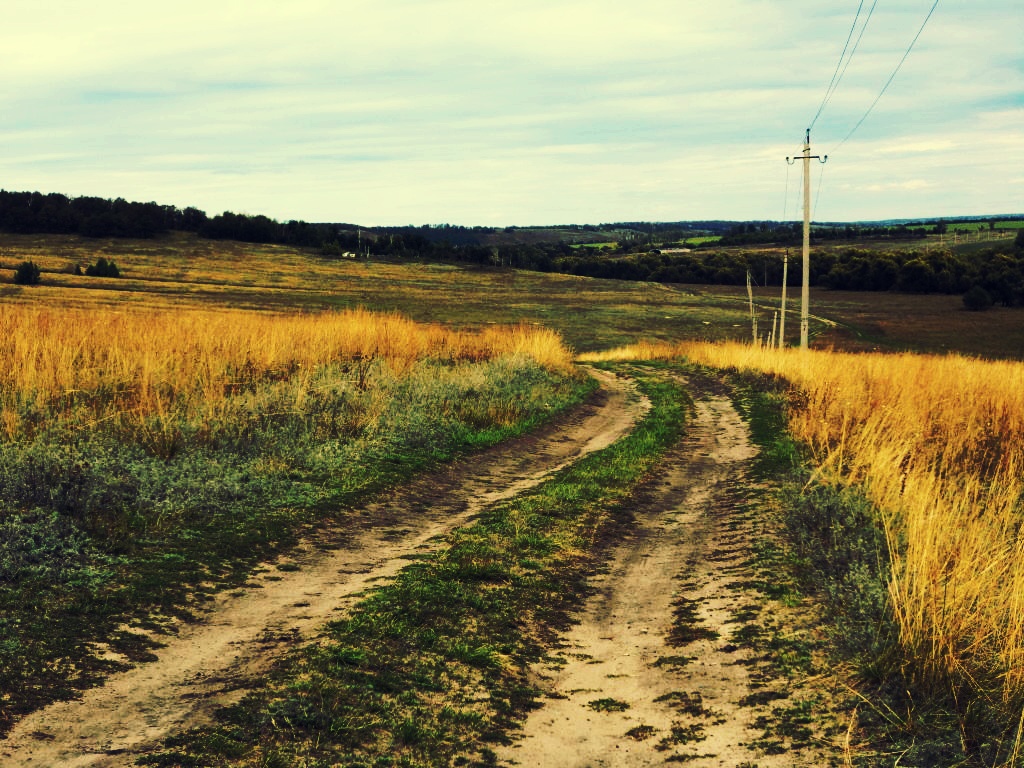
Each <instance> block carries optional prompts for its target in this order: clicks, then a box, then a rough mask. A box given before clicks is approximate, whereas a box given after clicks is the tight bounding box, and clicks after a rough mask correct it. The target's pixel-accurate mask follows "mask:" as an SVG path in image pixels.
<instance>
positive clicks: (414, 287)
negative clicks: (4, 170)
mask: <svg viewBox="0 0 1024 768" xmlns="http://www.w3.org/2000/svg"><path fill="white" fill-rule="evenodd" d="M99 256H103V257H105V258H107V259H110V260H113V261H114V262H116V263H117V265H118V266H119V268H120V269H121V273H122V275H123V276H122V277H121V278H118V279H107V278H90V277H84V276H75V275H72V274H68V270H69V269H73V267H74V265H76V264H78V265H81V266H85V265H87V264H90V263H92V262H94V261H95V260H96V259H97V258H98V257H99ZM26 259H30V260H33V261H35V262H36V263H38V264H39V265H40V267H41V268H42V269H43V270H44V273H43V274H44V280H43V284H42V285H39V286H35V287H32V288H23V287H20V286H15V285H11V284H10V283H4V282H0V300H3V301H4V302H6V303H24V302H29V303H35V302H41V303H43V304H46V305H52V304H53V303H54V302H58V301H59V302H60V304H61V305H62V306H68V307H76V306H77V307H86V308H88V307H97V306H105V307H118V308H125V307H130V306H133V305H136V304H143V305H145V306H146V307H149V308H153V309H178V308H208V309H221V308H228V307H230V308H234V309H246V310H250V309H251V310H257V311H267V312H274V311H288V312H293V311H295V310H302V311H323V310H329V309H345V308H351V309H354V308H364V309H367V310H372V311H384V312H391V311H397V312H401V313H402V314H403V315H405V316H406V317H408V318H410V319H412V320H416V321H418V322H426V323H433V322H443V323H445V324H446V325H450V326H452V327H455V328H471V329H472V328H480V327H482V326H483V325H486V324H518V323H522V322H526V323H540V324H542V325H544V326H545V327H548V328H551V329H552V330H556V331H558V332H559V333H561V334H562V336H563V338H564V339H565V340H566V342H567V343H568V344H569V345H570V346H571V347H572V348H574V349H575V350H577V351H580V352H587V351H593V350H598V349H605V348H608V347H609V346H616V345H621V344H628V343H632V342H633V341H636V340H637V339H640V338H647V339H652V340H670V341H671V340H676V339H679V338H697V339H705V340H709V341H718V340H730V339H732V340H743V339H747V338H749V336H750V321H749V311H748V309H747V305H746V292H745V290H744V289H743V288H739V287H714V286H686V285H677V286H665V285H658V284H654V283H635V282H624V281H616V280H591V279H586V278H580V277H573V276H566V275H554V274H541V273H535V272H522V271H509V270H497V269H486V268H472V267H466V266H456V265H445V264H418V263H412V264H409V263H397V262H377V261H371V262H366V261H359V262H353V261H347V260H337V259H334V260H332V259H326V258H321V257H317V256H314V255H311V254H309V253H308V252H304V251H301V250H297V249H293V248H287V247H283V246H272V245H271V246H268V245H251V244H242V243H231V242H216V241H208V240H202V239H199V238H195V237H192V236H187V235H174V236H172V237H170V238H168V239H166V240H154V241H145V240H139V241H124V240H109V241H104V240H100V241H95V240H84V239H81V238H73V237H60V236H15V235H5V236H3V239H2V240H0V275H3V274H4V272H6V270H13V269H14V267H15V266H17V264H18V263H20V262H21V261H22V260H26ZM9 274H10V273H9V272H8V273H7V275H8V279H9ZM778 294H779V289H778V288H777V287H776V288H762V287H759V288H756V289H755V302H756V303H757V304H758V306H759V307H760V308H761V309H760V327H761V328H762V330H763V329H766V328H770V327H771V322H772V312H773V311H774V310H775V309H776V308H777V307H778V305H779V296H778ZM797 299H798V295H797V292H796V291H794V290H791V291H790V295H789V301H788V310H789V319H788V322H787V338H788V339H789V340H790V341H792V340H794V339H797V340H798V338H799V318H798V312H799V309H798V304H797ZM811 306H812V308H811V312H812V315H813V316H814V317H812V319H811V336H812V338H815V339H816V340H817V341H818V343H819V345H821V346H828V347H835V348H838V349H853V350H870V349H881V350H896V351H904V350H911V351H922V352H933V353H945V352H960V353H964V354H976V355H985V356H991V357H1016V358H1021V357H1024V323H1021V322H1020V314H1019V312H1017V311H1014V310H1008V309H1001V308H995V309H993V310H990V311H988V312H984V313H973V312H966V311H964V310H963V304H962V302H961V301H960V298H959V297H957V296H918V295H909V294H872V293H850V292H839V291H825V290H816V289H815V290H812V292H811Z"/></svg>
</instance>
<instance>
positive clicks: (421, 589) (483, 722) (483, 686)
mask: <svg viewBox="0 0 1024 768" xmlns="http://www.w3.org/2000/svg"><path fill="white" fill-rule="evenodd" d="M639 379H640V382H641V385H642V387H643V389H644V391H645V392H646V393H647V395H648V397H650V399H651V401H652V408H651V411H650V412H649V414H648V416H647V417H646V418H645V420H644V421H643V422H642V423H641V424H640V425H639V426H638V428H637V429H636V430H635V431H634V432H633V433H632V434H631V435H629V436H628V437H626V438H623V439H622V440H620V441H618V442H617V443H615V444H614V445H612V446H611V447H609V448H607V449H605V450H603V451H601V452H598V453H595V454H592V455H591V456H588V457H586V458H584V459H582V460H581V461H580V462H578V463H577V464H576V465H574V466H572V467H571V468H568V469H566V470H563V471H562V472H561V473H559V474H558V475H557V476H556V477H555V478H554V479H552V480H551V481H549V482H547V483H545V484H544V485H542V486H539V487H538V488H537V489H535V490H533V491H530V492H528V493H525V494H523V495H521V496H518V497H516V498H515V499H513V500H511V501H509V502H507V503H503V504H501V505H499V506H497V507H495V508H492V509H490V510H488V511H487V512H485V513H484V514H483V515H482V516H481V518H480V519H479V521H478V522H477V523H476V524H474V525H472V526H469V527H466V528H463V529H460V530H458V531H456V532H455V533H453V534H452V535H451V536H450V537H449V539H448V542H447V546H446V547H445V548H444V549H443V550H441V551H439V552H438V553H437V554H435V555H431V556H429V557H426V558H424V559H422V560H420V561H419V562H416V563H414V564H412V565H410V566H408V567H407V568H406V569H405V570H403V571H402V572H401V574H400V575H399V577H398V578H397V580H396V581H395V582H394V583H392V584H390V585H388V586H384V587H381V588H379V589H377V590H375V591H374V592H373V593H372V594H371V595H370V596H369V597H368V598H367V599H366V600H365V601H364V602H362V603H361V604H359V605H358V606H357V607H356V608H355V609H354V612H353V613H352V615H351V616H350V617H348V618H347V619H345V620H343V621H338V622H335V623H333V624H331V625H330V626H329V628H328V632H327V636H326V638H325V639H324V641H323V642H322V643H320V644H318V645H316V646H313V647H311V648H308V649H306V650H304V651H302V652H300V653H297V654H296V655H294V656H293V658H292V659H290V660H289V661H288V662H287V663H285V664H283V665H282V666H280V667H279V668H278V669H277V670H276V671H275V673H274V674H273V675H272V676H271V679H270V682H269V683H268V685H267V686H266V687H265V688H264V689H263V690H260V691H257V692H255V693H253V694H251V695H250V696H249V697H248V698H247V699H246V700H244V701H243V702H242V703H241V704H239V705H237V706H235V707H232V708H230V709H227V710H224V711H222V712H220V713H219V716H218V719H219V721H220V722H219V725H217V726H216V727H211V728H207V729H202V730H198V731H193V732H191V733H188V734H186V735H185V736H183V737H180V738H177V739H174V740H173V741H172V742H171V743H170V744H169V745H168V750H167V751H165V752H163V753H160V754H154V755H151V756H148V757H147V758H144V760H143V762H144V763H146V764H149V765H175V766H177V765H194V766H206V765H219V766H220V765H230V766H277V765H280V766H284V765H304V766H307V767H308V768H313V766H333V765H347V766H371V765H372V766H438V765H469V764H472V765H490V764H493V763H494V759H495V758H494V754H493V752H492V751H491V749H490V746H489V745H491V744H493V743H495V742H498V741H501V740H503V739H504V738H506V737H505V736H504V733H505V732H506V731H507V730H508V729H509V728H510V727H511V726H512V724H513V723H514V722H515V721H516V720H517V719H518V718H520V717H522V715H523V714H524V713H525V712H526V711H527V710H528V709H529V708H531V707H532V706H534V701H535V699H536V697H537V696H538V694H539V692H538V691H537V690H535V689H534V688H533V687H532V686H531V685H530V683H529V680H528V677H527V670H528V668H529V665H530V664H531V663H533V662H535V661H536V660H538V659H539V658H541V657H542V656H543V655H544V654H545V653H546V650H545V649H546V647H548V644H549V643H550V642H551V640H552V639H553V637H554V634H555V633H556V632H557V631H558V630H559V629H562V628H564V627H565V626H566V624H567V622H568V620H569V611H570V610H571V609H573V608H575V607H576V606H578V605H579V604H580V602H581V601H582V600H583V599H584V597H585V595H586V578H587V576H588V575H590V574H591V573H592V572H593V570H594V568H595V566H596V564H597V563H598V562H599V556H600V553H601V551H602V550H603V549H604V548H605V547H606V546H607V545H608V544H609V543H612V542H614V541H615V540H616V539H617V537H618V536H619V535H621V531H622V530H623V528H624V526H628V524H629V521H630V516H631V513H630V511H629V504H628V501H627V500H628V498H629V494H630V492H631V491H632V489H633V488H635V487H636V486H637V484H638V483H640V482H641V481H642V479H643V478H644V477H645V475H646V473H648V472H649V471H650V470H651V469H652V468H653V467H654V466H655V464H656V462H657V460H658V456H659V455H660V454H661V453H662V452H663V451H664V450H666V449H667V448H668V447H669V446H670V445H671V444H672V443H673V442H674V441H675V440H677V439H678V436H679V434H680V431H681V429H682V428H683V424H684V422H685V417H686V411H687V408H688V400H687V398H686V395H685V393H683V392H682V391H680V390H679V389H678V387H677V385H675V384H673V383H670V382H668V381H666V380H665V379H664V378H662V377H661V376H658V375H656V374H653V373H650V374H640V376H639Z"/></svg>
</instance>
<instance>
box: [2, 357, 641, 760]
mask: <svg viewBox="0 0 1024 768" xmlns="http://www.w3.org/2000/svg"><path fill="white" fill-rule="evenodd" d="M594 375H595V377H597V378H598V380H599V382H600V384H601V387H600V389H599V390H598V391H597V392H596V393H595V395H594V396H593V397H591V398H590V399H589V400H588V402H587V403H586V404H584V405H583V406H581V407H580V408H578V409H576V410H575V411H574V412H573V413H571V414H569V415H568V416H566V417H563V418H562V419H560V420H559V421H558V422H557V423H556V424H553V425H551V426H549V427H547V428H545V429H543V430H541V431H540V432H538V433H535V434H533V435H528V436H525V437H522V438H518V439H515V440H511V441H508V442H506V443H503V444H502V445H500V446H497V447H495V448H493V449H491V450H488V451H485V452H483V453H481V454H477V455H475V456H473V457H471V458H470V459H467V460H464V461H460V462H456V463H454V464H452V465H449V466H447V467H446V468H444V469H443V470H441V471H439V472H435V473H431V474H430V475H429V476H426V477H422V478H420V479H418V480H416V481H414V482H413V483H411V484H409V485H408V486H406V487H403V488H401V489H399V490H396V491H394V492H392V493H391V494H390V495H388V496H386V497H382V498H379V499H377V500H376V501H374V502H373V503H370V504H367V505H366V506H365V507H363V508H361V509H358V510H354V511H353V513H352V514H350V515H348V516H347V517H346V522H345V526H344V528H336V529H333V530H324V531H321V532H320V533H319V534H318V535H317V537H316V538H315V539H311V540H309V541H307V542H305V543H304V544H303V545H302V546H301V547H300V548H299V549H298V550H296V551H294V552H291V553H289V554H288V556H287V557H286V558H283V560H285V561H287V564H288V567H287V568H286V569H284V570H282V569H280V568H276V567H275V566H277V565H282V562H280V561H279V562H278V563H268V564H266V565H265V566H264V567H263V568H260V569H257V571H256V572H255V573H254V574H253V577H252V578H251V579H250V581H249V582H248V583H247V584H246V587H247V588H246V589H244V590H239V591H236V592H232V593H230V594H221V595H220V596H219V597H218V598H217V599H216V601H215V602H214V603H213V604H212V606H211V607H210V608H209V610H208V611H207V612H206V613H205V614H204V615H203V616H202V617H201V618H200V621H199V622H198V623H197V624H193V625H182V626H180V627H179V628H178V630H179V631H178V634H177V635H175V636H173V637H171V638H166V637H157V638H155V639H157V640H159V641H161V642H163V643H165V645H164V647H163V648H161V649H160V650H159V651H158V652H157V654H156V655H157V660H156V661H153V662H151V663H147V664H143V665H140V666H137V667H135V668H134V669H130V670H128V671H127V672H124V673H121V674H118V675H114V676H112V677H111V678H110V679H109V680H108V681H107V683H106V684H105V685H104V686H102V687H100V688H95V689H91V690H89V691H85V692H84V693H83V695H82V697H81V699H80V700H77V701H72V702H63V703H58V704H54V705H51V706H49V707H47V708H45V709H43V710H40V711H38V712H35V713H33V714H31V715H28V716H27V717H25V718H24V719H22V720H21V721H20V722H19V723H18V724H17V725H16V726H15V727H14V729H13V730H12V731H11V732H10V734H9V735H8V738H7V739H6V740H4V741H0V763H2V765H3V766H5V768H25V767H28V766H31V767H32V768H38V767H39V766H45V767H46V768H50V767H55V766H61V767H62V768H79V767H83V766H90V767H91V768H114V767H115V766H117V767H120V766H129V765H134V762H135V759H136V758H137V757H138V756H139V755H140V754H144V753H145V752H147V751H150V750H152V749H154V748H156V747H158V746H159V745H160V743H161V742H162V741H163V739H165V738H167V737H168V736H169V735H172V734H174V733H177V732H181V731H182V730H185V729H187V728H190V727H194V726H196V725H199V724H202V723H204V722H207V721H208V719H209V716H210V713H211V712H212V711H213V710H214V709H216V708H218V707H220V706H223V705H226V704H230V703H232V702H234V701H236V700H238V699H240V698H241V696H242V695H244V693H245V691H246V690H247V689H248V688H250V687H251V686H252V685H253V684H256V683H258V680H259V678H260V676H261V674H262V673H264V672H265V671H266V670H267V669H269V668H270V666H272V664H273V663H274V661H275V660H277V659H279V658H281V656H282V655H283V654H284V653H285V652H286V651H288V650H290V649H292V648H294V647H295V646H296V645H298V644H302V643H305V642H309V641H311V640H314V639H315V638H316V637H317V633H318V631H319V628H320V627H322V626H323V625H324V624H325V623H326V622H328V621H330V620H332V619H337V618H340V617H341V616H343V615H344V612H345V611H346V610H347V609H349V608H351V607H352V606H353V605H354V604H355V603H356V602H357V601H358V599H359V596H360V594H361V593H362V592H363V591H364V590H365V589H367V588H368V587H369V586H370V585H372V584H378V583H380V581H381V580H384V579H388V578H391V577H393V576H395V575H396V574H397V573H398V572H399V571H400V570H401V569H402V568H403V567H404V566H405V565H407V564H408V557H409V556H410V555H414V554H423V553H425V552H429V551H431V550H434V549H437V548H438V547H439V546H441V543H442V539H443V537H444V535H445V534H447V533H449V532H450V531H452V530H454V529H455V528H456V527H458V526H460V525H464V524H466V523H467V522H469V521H470V520H471V519H472V518H473V517H474V516H475V515H477V514H479V513H480V512H481V511H482V510H484V509H485V508H487V507H488V506H490V505H492V504H496V503H498V502H500V501H503V500H505V499H508V498H511V497H512V496H514V495H516V494H518V493H521V492H523V491H526V490H528V489H529V488H532V487H534V486H536V485H538V484H539V483H541V482H543V481H544V480H545V479H547V478H548V477H549V476H551V475H552V474H553V473H554V472H557V471H559V470H560V469H563V468H565V467H567V466H569V465H570V464H572V463H574V462H575V461H577V460H579V459H580V458H582V457H583V456H585V455H587V454H589V453H592V452H594V451H597V450H601V449H602V448H606V447H607V446H609V445H611V443H613V442H614V441H616V440H617V439H619V438H620V437H622V436H624V435H625V434H627V433H628V432H629V431H630V430H631V429H632V428H633V426H634V425H635V424H636V422H637V421H638V420H639V418H641V416H642V415H643V414H644V413H645V412H646V410H647V408H648V407H649V403H648V402H647V400H646V399H645V398H644V397H642V396H641V395H639V394H638V393H637V391H636V388H635V386H634V385H633V383H632V382H631V381H629V380H627V379H622V378H618V377H616V376H615V375H613V374H609V373H604V372H600V371H595V372H594Z"/></svg>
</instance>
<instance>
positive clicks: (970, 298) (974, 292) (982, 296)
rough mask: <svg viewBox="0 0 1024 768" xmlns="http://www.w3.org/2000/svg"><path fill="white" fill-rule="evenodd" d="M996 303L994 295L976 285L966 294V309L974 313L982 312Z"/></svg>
mask: <svg viewBox="0 0 1024 768" xmlns="http://www.w3.org/2000/svg"><path fill="white" fill-rule="evenodd" d="M994 303H995V300H994V299H993V298H992V294H990V293H989V292H988V291H986V290H985V289H984V288H982V287H981V286H980V285H976V286H974V287H973V288H971V290H969V291H968V292H967V293H965V294H964V307H965V308H967V309H969V310H971V311H972V312H981V311H983V310H986V309H988V308H989V307H991V306H992V305H993V304H994Z"/></svg>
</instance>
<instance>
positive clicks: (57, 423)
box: [0, 307, 589, 731]
mask: <svg viewBox="0 0 1024 768" xmlns="http://www.w3.org/2000/svg"><path fill="white" fill-rule="evenodd" d="M0 324H2V325H3V328H4V331H5V332H4V333H3V334H0V344H3V345H5V346H4V354H5V356H6V357H7V358H9V359H11V360H14V361H17V363H18V365H16V366H14V367H11V368H8V369H5V371H4V374H3V378H2V380H0V404H2V409H3V410H2V412H3V415H4V420H3V423H4V433H3V436H2V439H0V503H2V506H0V609H2V610H0V731H2V730H5V729H6V728H8V727H9V726H10V724H11V723H12V721H13V719H14V718H16V717H17V716H18V715H19V714H22V713H24V712H26V711H29V710H31V709H34V708H36V707H38V706H40V705H41V704H43V703H46V702H47V701H51V700H55V699H59V698H66V697H69V696H73V695H74V692H75V690H76V689H79V688H82V687H86V686H89V685H93V684H95V683H96V682H97V681H98V680H100V679H101V678H102V676H103V675H104V674H106V673H107V672H109V671H111V670H114V669H118V668H121V667H123V666H124V663H125V661H133V660H141V659H145V658H148V657H149V656H150V655H151V650H150V649H151V647H152V644H153V643H152V641H151V640H150V639H149V638H148V637H147V636H146V635H144V634H142V633H141V632H139V631H137V630H140V629H150V630H156V631H160V630H161V629H162V628H164V627H167V626H169V625H170V624H171V623H172V620H174V619H176V618H177V619H181V618H185V619H187V618H188V615H189V606H190V605H194V604H195V603H196V601H202V600H203V599H204V596H205V595H206V594H207V593H208V592H209V591H210V590H211V589H214V588H216V587H217V585H226V584H231V583H237V582H238V581H240V580H243V579H244V578H245V576H246V574H247V573H248V571H249V569H250V568H251V567H252V566H253V564H254V563H256V562H257V561H258V560H260V559H261V558H264V557H267V556H269V555H270V554H272V553H273V552H276V551H279V550H281V549H282V548H284V547H287V546H289V545H291V544H293V543H294V542H295V541H296V539H297V537H298V536H299V535H300V534H301V533H303V532H304V531H306V530H308V528H309V527H310V526H315V525H317V524H318V523H319V522H321V521H326V520H330V519H341V520H343V519H344V514H345V513H344V508H345V506H346V505H347V504H349V503H351V502H353V501H354V500H356V499H358V498H359V497H361V496H363V495H365V494H366V493H368V492H371V491H373V490H376V489H379V488H382V487H384V486H386V485H388V484H391V483H395V482H399V481H401V480H402V479H405V478H406V477H408V476H409V475H410V474H412V473H413V472H415V471H418V470H421V469H423V468H424V467H426V466H429V465H431V464H434V463H436V462H438V461H441V460H445V459H448V458H450V457H451V456H453V455H456V454H458V453H463V452H466V451H471V450H474V449H477V448H480V447H483V446H487V445H491V444H494V443H496V442H498V441H500V440H502V439H504V438H506V437H509V436H511V435H513V434H518V433H521V432H523V431H525V430H526V429H529V428H531V427H533V426H536V425H537V424H538V423H539V422H540V421H542V420H545V419H547V418H549V417H550V416H551V415H552V414H554V413H557V412H558V411H560V410H563V409H564V408H566V407H567V406H568V405H570V404H572V403H574V402H578V401H579V400H580V399H581V398H582V397H583V395H584V394H585V392H586V391H587V389H588V387H589V385H588V384H587V383H586V382H584V381H582V380H581V379H580V378H579V377H577V376H575V375H574V374H572V373H571V372H569V371H568V370H567V366H568V362H567V361H568V351H567V350H565V348H564V347H562V346H561V344H560V342H559V341H558V340H557V337H554V336H553V335H550V334H547V333H545V332H542V331H527V330H524V329H518V328H509V329H505V330H501V329H493V330H491V331H488V332H486V333H482V334H450V333H448V332H443V331H440V330H439V329H436V328H432V327H423V326H417V325H415V324H412V323H410V322H409V321H406V320H404V319H402V318H397V317H383V318H382V317H379V316H372V315H369V314H368V313H356V314H354V315H351V316H347V317H346V316H340V317H336V316H326V317H324V316H319V317H318V316H306V317H300V318H287V319H280V318H279V319H277V320H276V321H274V320H273V319H272V318H266V317H255V318H253V317H249V316H247V315H245V313H233V314H228V315H226V316H224V315H220V314H217V313H209V314H208V315H207V316H198V315H185V316H177V315H175V316H166V315H159V314H156V315H154V314H153V313H146V312H142V313H123V314H120V313H119V314H111V315H110V316H109V317H103V316H102V314H101V316H99V317H96V316H91V317H85V316H81V315H77V314H76V313H74V312H68V313H63V314H62V313H60V312H54V311H45V312H38V311H35V310H25V309H21V308H9V307H5V308H4V310H3V316H2V323H0ZM346 329H348V330H349V334H348V335H346V334H345V333H344V331H345V330H346ZM375 334H376V335H375ZM76 335H77V338H76ZM387 344H390V345H391V346H387ZM410 350H411V351H410ZM100 641H102V642H104V643H105V644H106V645H107V646H109V648H110V649H111V650H112V651H114V652H115V654H118V655H119V656H120V657H121V658H120V659H118V658H116V657H114V658H111V657H110V656H107V655H104V654H102V652H100V651H99V650H98V648H97V647H96V646H94V645H93V643H95V642H100Z"/></svg>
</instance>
